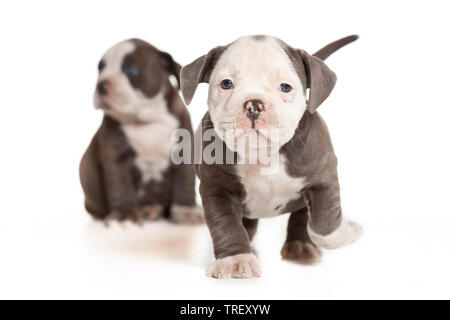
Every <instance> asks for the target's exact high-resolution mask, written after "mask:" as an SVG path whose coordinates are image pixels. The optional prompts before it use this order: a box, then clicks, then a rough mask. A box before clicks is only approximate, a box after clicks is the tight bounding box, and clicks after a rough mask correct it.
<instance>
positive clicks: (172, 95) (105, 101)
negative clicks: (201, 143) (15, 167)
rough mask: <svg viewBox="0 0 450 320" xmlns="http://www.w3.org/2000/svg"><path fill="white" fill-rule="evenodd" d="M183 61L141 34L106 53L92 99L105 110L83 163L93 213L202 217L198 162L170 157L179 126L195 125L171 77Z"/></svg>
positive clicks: (87, 203) (126, 217)
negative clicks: (197, 189)
mask: <svg viewBox="0 0 450 320" xmlns="http://www.w3.org/2000/svg"><path fill="white" fill-rule="evenodd" d="M180 69H181V67H180V65H179V64H178V63H176V62H175V61H174V60H173V59H172V57H171V56H170V55H169V54H168V53H165V52H162V51H159V50H158V49H156V48H155V47H153V46H152V45H150V44H148V43H146V42H144V41H142V40H138V39H131V40H127V41H124V42H121V43H119V44H117V45H115V46H114V47H112V48H111V49H109V50H108V51H107V52H106V54H105V55H104V57H103V58H102V59H101V60H100V63H99V65H98V70H99V77H98V83H97V87H96V90H95V95H94V104H95V108H97V109H100V110H103V112H104V118H103V122H102V124H101V126H100V128H99V130H98V131H97V133H96V134H95V136H94V138H93V139H92V142H91V143H90V145H89V147H88V149H87V151H86V152H85V154H84V156H83V158H82V160H81V165H80V178H81V185H82V187H83V191H84V194H85V206H86V209H87V211H88V212H89V213H90V214H91V215H92V216H93V217H94V218H95V219H100V220H105V221H106V222H109V221H112V220H118V221H125V220H131V221H134V222H141V221H143V220H145V219H151V220H153V219H156V218H159V217H166V218H169V219H170V220H172V221H174V222H177V223H201V222H202V221H203V210H202V209H201V207H198V206H197V205H196V203H195V172H194V167H193V166H192V165H188V164H182V165H174V164H173V163H172V162H171V159H170V154H171V149H172V146H173V144H174V142H173V141H172V133H173V131H174V130H176V129H178V128H183V129H187V130H188V131H189V132H191V133H192V126H191V120H190V117H189V114H188V112H187V110H186V107H185V105H184V103H183V102H182V100H181V99H180V97H179V95H178V88H177V87H176V86H174V85H172V84H171V81H170V80H169V77H170V76H171V75H172V76H174V77H175V78H176V79H177V81H178V84H179V83H180V81H179V73H180Z"/></svg>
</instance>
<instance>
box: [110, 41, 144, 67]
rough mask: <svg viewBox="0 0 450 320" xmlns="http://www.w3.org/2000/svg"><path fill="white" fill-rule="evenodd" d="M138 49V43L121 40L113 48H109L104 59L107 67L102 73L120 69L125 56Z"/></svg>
mask: <svg viewBox="0 0 450 320" xmlns="http://www.w3.org/2000/svg"><path fill="white" fill-rule="evenodd" d="M135 49H136V45H135V44H134V43H133V42H131V41H124V42H121V43H119V44H117V45H115V46H114V47H112V48H111V49H109V50H108V51H107V52H106V53H105V55H104V56H103V58H102V60H103V62H104V63H105V68H104V70H102V73H111V72H117V71H120V67H121V65H122V61H123V59H124V57H125V56H126V55H128V54H130V53H132V52H134V51H135Z"/></svg>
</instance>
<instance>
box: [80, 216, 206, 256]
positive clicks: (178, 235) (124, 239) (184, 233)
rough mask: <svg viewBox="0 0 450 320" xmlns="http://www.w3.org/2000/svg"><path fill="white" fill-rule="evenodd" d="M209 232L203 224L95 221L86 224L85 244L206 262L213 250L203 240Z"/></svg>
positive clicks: (90, 246) (121, 251) (93, 246)
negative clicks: (136, 223) (124, 224)
mask: <svg viewBox="0 0 450 320" xmlns="http://www.w3.org/2000/svg"><path fill="white" fill-rule="evenodd" d="M206 234H207V230H206V226H204V225H203V226H188V225H176V224H173V223H169V222H167V221H156V222H148V223H145V224H144V225H143V226H137V225H133V224H127V225H126V226H122V225H119V224H114V225H112V226H110V227H106V226H105V225H104V224H103V223H100V222H95V221H92V222H89V223H87V224H86V228H85V237H84V238H85V240H86V246H89V248H90V249H93V250H101V251H103V252H111V253H114V252H116V253H120V254H133V255H134V254H135V255H141V256H148V257H152V258H159V259H164V260H171V261H177V262H184V263H189V264H204V263H205V256H206V255H208V252H209V251H210V250H209V249H208V248H206V247H205V245H204V244H205V241H202V240H201V238H204V237H205V235H206ZM206 243H208V242H206Z"/></svg>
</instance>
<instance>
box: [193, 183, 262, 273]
mask: <svg viewBox="0 0 450 320" xmlns="http://www.w3.org/2000/svg"><path fill="white" fill-rule="evenodd" d="M200 193H201V195H202V199H203V207H204V210H205V218H206V223H207V224H208V228H209V231H210V233H211V237H212V239H213V244H214V253H215V256H216V259H217V260H216V262H215V263H214V264H213V265H212V266H210V267H209V268H208V270H207V272H206V274H207V275H208V276H209V277H213V278H220V279H228V278H241V279H242V278H252V277H259V276H260V270H259V267H258V263H257V260H256V257H255V256H254V254H252V253H251V248H250V240H249V236H248V234H247V231H246V230H245V227H244V225H243V223H242V206H241V204H240V201H239V199H236V197H234V196H233V195H231V194H229V193H228V192H227V191H226V190H221V189H218V188H216V187H214V186H208V185H205V184H204V183H203V182H202V183H201V185H200Z"/></svg>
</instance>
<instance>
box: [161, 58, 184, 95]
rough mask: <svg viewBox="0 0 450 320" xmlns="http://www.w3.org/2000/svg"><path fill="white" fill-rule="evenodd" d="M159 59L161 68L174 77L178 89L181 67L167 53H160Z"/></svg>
mask: <svg viewBox="0 0 450 320" xmlns="http://www.w3.org/2000/svg"><path fill="white" fill-rule="evenodd" d="M159 59H160V61H161V66H162V67H163V68H164V70H166V71H167V72H168V73H169V74H171V75H174V76H175V78H176V79H177V82H178V87H180V86H181V85H180V71H181V66H180V65H179V64H178V63H177V62H175V60H173V58H172V56H171V55H170V54H168V53H167V52H163V51H160V53H159Z"/></svg>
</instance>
